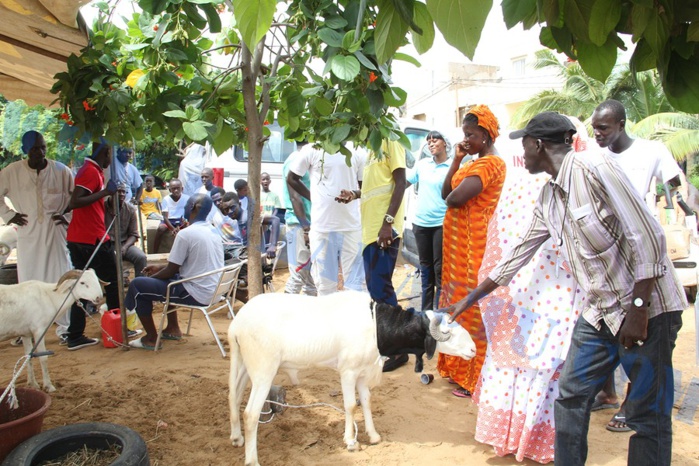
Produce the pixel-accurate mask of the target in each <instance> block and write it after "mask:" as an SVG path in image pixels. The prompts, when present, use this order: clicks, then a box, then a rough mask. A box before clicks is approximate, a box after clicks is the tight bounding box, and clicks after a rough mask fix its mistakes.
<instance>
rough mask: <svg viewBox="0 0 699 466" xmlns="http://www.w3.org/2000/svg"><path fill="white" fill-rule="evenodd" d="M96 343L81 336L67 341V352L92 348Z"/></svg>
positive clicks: (92, 339)
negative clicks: (87, 347)
mask: <svg viewBox="0 0 699 466" xmlns="http://www.w3.org/2000/svg"><path fill="white" fill-rule="evenodd" d="M97 343H98V341H97V340H95V339H94V338H87V337H86V336H85V335H81V336H80V337H79V338H77V339H75V340H68V350H69V351H75V350H79V349H80V348H85V347H86V346H93V345H96V344H97Z"/></svg>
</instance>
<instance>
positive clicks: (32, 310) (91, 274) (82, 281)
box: [0, 269, 104, 392]
mask: <svg viewBox="0 0 699 466" xmlns="http://www.w3.org/2000/svg"><path fill="white" fill-rule="evenodd" d="M76 280H78V283H77V284H76V285H75V288H73V290H72V291H71V287H72V286H73V283H75V281H76ZM103 284H104V282H102V281H101V280H99V279H98V278H97V275H96V274H95V271H94V270H92V269H87V270H86V271H85V273H84V274H82V276H80V270H71V271H69V272H66V273H65V274H63V276H62V277H61V278H60V280H59V281H58V283H45V282H41V281H38V280H29V281H26V282H23V283H20V284H17V285H0V322H1V323H2V324H1V326H0V341H4V340H7V339H10V338H16V337H22V343H23V344H24V354H29V353H30V352H31V349H32V346H33V343H32V341H35V342H36V341H39V337H40V336H41V334H42V333H43V332H44V330H45V329H46V327H48V326H49V325H51V324H52V323H53V320H52V319H53V318H54V314H55V313H56V310H57V309H59V307H60V311H59V313H58V315H57V316H61V315H63V313H65V312H66V311H67V310H68V309H70V306H71V305H72V304H73V303H74V302H75V301H76V300H78V299H86V300H88V301H92V302H94V303H96V304H97V303H98V302H99V301H100V300H101V299H102V294H103V292H102V285H103ZM69 295H70V296H69ZM61 305H62V306H61ZM36 350H37V351H38V352H39V353H43V352H45V351H46V344H45V343H44V340H43V339H42V340H41V341H40V342H39V344H38V345H37V348H36ZM46 359H47V356H40V357H39V362H40V363H41V373H42V375H43V378H44V381H43V387H44V390H46V391H47V392H53V391H55V390H56V388H55V387H54V386H53V384H52V383H51V379H50V378H49V370H48V364H47V361H46ZM27 379H28V382H29V385H31V386H32V387H35V388H39V384H38V383H37V382H36V378H35V377H34V370H33V368H32V364H31V362H30V363H29V364H27Z"/></svg>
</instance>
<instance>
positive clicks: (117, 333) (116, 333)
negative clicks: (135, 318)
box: [102, 309, 124, 348]
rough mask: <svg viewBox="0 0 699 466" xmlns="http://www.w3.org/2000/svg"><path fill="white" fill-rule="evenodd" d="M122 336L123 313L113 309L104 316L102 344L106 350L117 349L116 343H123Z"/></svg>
mask: <svg viewBox="0 0 699 466" xmlns="http://www.w3.org/2000/svg"><path fill="white" fill-rule="evenodd" d="M123 342H124V337H123V336H122V334H121V312H120V311H119V309H111V310H109V311H106V312H105V313H104V314H103V315H102V344H103V345H104V347H105V348H116V347H117V344H116V343H123Z"/></svg>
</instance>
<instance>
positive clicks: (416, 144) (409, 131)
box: [403, 128, 429, 168]
mask: <svg viewBox="0 0 699 466" xmlns="http://www.w3.org/2000/svg"><path fill="white" fill-rule="evenodd" d="M403 132H404V133H405V135H406V136H407V137H408V140H409V141H410V151H409V152H407V153H406V154H405V164H406V165H407V167H408V168H413V165H415V162H416V160H417V159H418V158H419V154H420V148H421V147H422V144H423V143H424V142H425V138H427V133H429V131H428V130H426V129H422V128H404V129H403ZM416 155H418V157H416Z"/></svg>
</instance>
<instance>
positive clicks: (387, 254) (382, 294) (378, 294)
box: [362, 238, 400, 306]
mask: <svg viewBox="0 0 699 466" xmlns="http://www.w3.org/2000/svg"><path fill="white" fill-rule="evenodd" d="M398 251H400V238H396V239H394V240H393V241H392V242H391V245H390V246H388V247H387V248H386V249H381V248H379V245H378V244H377V243H376V242H374V243H371V244H369V245H367V246H366V247H365V248H364V251H362V257H363V259H364V276H365V277H366V287H367V289H368V290H369V295H370V296H371V299H373V300H374V301H376V302H377V303H386V304H391V305H393V306H397V305H398V299H397V298H396V290H395V289H393V270H394V269H395V268H396V260H397V259H398Z"/></svg>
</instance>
